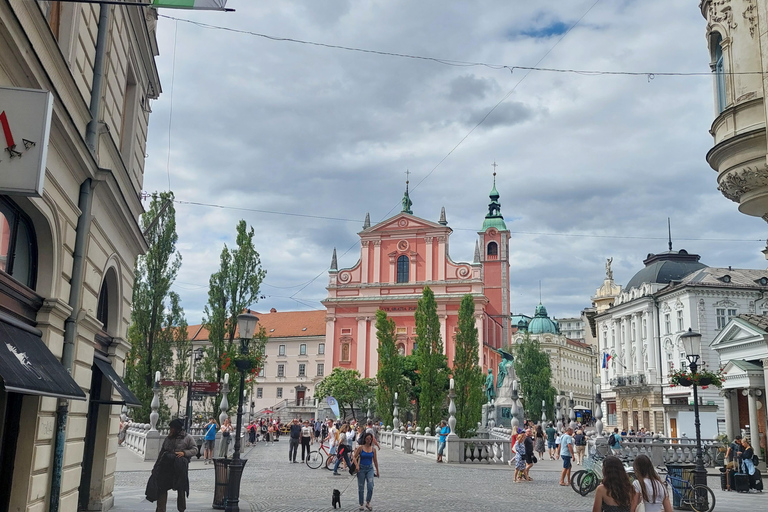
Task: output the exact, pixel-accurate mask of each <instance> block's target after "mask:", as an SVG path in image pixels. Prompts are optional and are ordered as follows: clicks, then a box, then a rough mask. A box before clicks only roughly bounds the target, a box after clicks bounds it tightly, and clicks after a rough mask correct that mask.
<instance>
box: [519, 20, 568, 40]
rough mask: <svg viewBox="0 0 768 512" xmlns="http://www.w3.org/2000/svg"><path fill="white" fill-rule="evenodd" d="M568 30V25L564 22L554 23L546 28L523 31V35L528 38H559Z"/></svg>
mask: <svg viewBox="0 0 768 512" xmlns="http://www.w3.org/2000/svg"><path fill="white" fill-rule="evenodd" d="M566 30H568V25H566V24H565V23H563V22H562V21H554V22H552V23H550V24H549V25H546V26H544V27H536V28H531V29H529V30H523V31H522V32H521V34H523V35H524V36H528V37H552V36H559V35H560V34H563V33H565V31H566Z"/></svg>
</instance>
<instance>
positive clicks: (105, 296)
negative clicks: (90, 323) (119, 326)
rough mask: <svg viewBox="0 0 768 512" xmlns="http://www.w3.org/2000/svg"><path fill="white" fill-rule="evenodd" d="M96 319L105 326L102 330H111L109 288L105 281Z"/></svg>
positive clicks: (100, 294) (100, 293)
mask: <svg viewBox="0 0 768 512" xmlns="http://www.w3.org/2000/svg"><path fill="white" fill-rule="evenodd" d="M96 319H97V320H98V321H99V322H101V324H102V325H103V327H102V329H103V330H105V331H106V330H107V329H108V328H109V286H108V285H107V280H106V279H105V280H104V282H103V283H102V285H101V290H100V291H99V305H98V307H97V308H96Z"/></svg>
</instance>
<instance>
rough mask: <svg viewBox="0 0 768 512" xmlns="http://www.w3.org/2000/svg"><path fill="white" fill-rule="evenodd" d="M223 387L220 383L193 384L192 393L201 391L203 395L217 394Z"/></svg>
mask: <svg viewBox="0 0 768 512" xmlns="http://www.w3.org/2000/svg"><path fill="white" fill-rule="evenodd" d="M220 387H221V385H220V384H219V383H218V382H193V383H192V391H193V392H194V391H199V392H202V393H213V394H217V393H218V392H219V389H220Z"/></svg>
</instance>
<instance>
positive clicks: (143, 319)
mask: <svg viewBox="0 0 768 512" xmlns="http://www.w3.org/2000/svg"><path fill="white" fill-rule="evenodd" d="M141 228H142V230H143V232H144V237H145V238H146V240H147V244H148V249H147V252H146V254H144V255H142V256H139V258H138V259H137V260H136V268H135V269H134V284H133V299H132V300H133V304H132V309H131V325H130V327H129V328H128V341H129V343H130V345H131V349H130V351H129V353H128V356H127V359H126V383H127V384H128V386H129V388H130V389H131V391H133V392H134V394H135V395H136V397H137V398H138V399H139V400H140V401H141V403H142V407H141V408H140V409H138V410H134V418H135V419H136V420H137V421H144V422H147V421H149V413H150V406H149V404H150V402H151V401H152V385H153V383H154V375H155V372H157V371H159V372H160V373H161V374H162V375H163V376H167V375H166V374H167V370H168V368H169V367H170V366H171V364H172V361H173V353H172V346H171V343H169V342H168V339H167V336H164V335H163V331H164V329H166V328H168V327H169V326H171V325H170V324H169V323H168V319H167V317H166V315H165V312H166V308H167V307H168V305H167V300H168V299H169V297H170V294H171V291H170V289H171V285H172V284H173V282H174V280H175V279H176V275H177V273H178V271H179V267H181V255H180V254H179V253H178V252H177V251H176V242H177V240H178V235H177V234H176V210H175V209H174V207H173V193H172V192H162V193H160V194H157V193H155V194H153V195H152V201H151V203H150V205H149V210H148V211H147V212H146V213H144V215H142V217H141ZM172 300H174V299H172ZM175 301H176V302H175V303H176V306H177V307H178V310H179V311H181V308H180V306H179V305H178V297H176V299H175ZM182 315H183V313H182Z"/></svg>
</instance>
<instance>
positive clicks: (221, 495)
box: [211, 459, 232, 510]
mask: <svg viewBox="0 0 768 512" xmlns="http://www.w3.org/2000/svg"><path fill="white" fill-rule="evenodd" d="M230 462H232V459H213V474H214V477H215V479H216V485H215V487H214V490H213V505H211V508H215V509H217V510H224V508H225V507H226V506H227V483H228V482H229V463H230Z"/></svg>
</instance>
